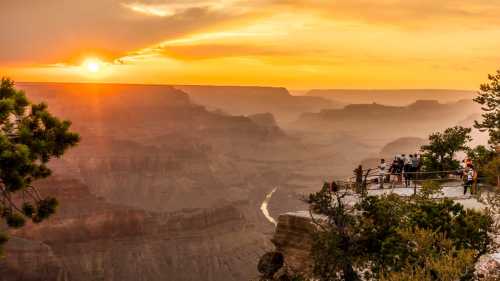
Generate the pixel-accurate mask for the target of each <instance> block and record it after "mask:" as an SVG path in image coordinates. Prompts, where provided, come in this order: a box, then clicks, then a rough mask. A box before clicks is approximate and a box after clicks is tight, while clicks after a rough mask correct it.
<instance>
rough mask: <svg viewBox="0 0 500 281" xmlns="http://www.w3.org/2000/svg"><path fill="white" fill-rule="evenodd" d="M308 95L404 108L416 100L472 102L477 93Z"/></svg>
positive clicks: (399, 91) (333, 92)
mask: <svg viewBox="0 0 500 281" xmlns="http://www.w3.org/2000/svg"><path fill="white" fill-rule="evenodd" d="M306 95H307V96H314V97H322V98H326V99H329V100H332V101H337V102H340V103H345V104H350V103H380V104H385V105H397V106H404V105H408V104H411V103H413V102H415V101H416V100H438V101H440V102H445V103H448V102H456V101H459V100H464V99H467V100H470V99H472V98H473V97H474V96H475V95H476V92H475V91H470V90H453V89H449V90H448V89H374V90H365V89H315V90H310V91H308V92H307V93H306Z"/></svg>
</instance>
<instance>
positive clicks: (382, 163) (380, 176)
mask: <svg viewBox="0 0 500 281" xmlns="http://www.w3.org/2000/svg"><path fill="white" fill-rule="evenodd" d="M386 173H387V164H386V163H385V159H380V165H378V181H379V186H380V188H381V189H382V188H384V180H385V174H386Z"/></svg>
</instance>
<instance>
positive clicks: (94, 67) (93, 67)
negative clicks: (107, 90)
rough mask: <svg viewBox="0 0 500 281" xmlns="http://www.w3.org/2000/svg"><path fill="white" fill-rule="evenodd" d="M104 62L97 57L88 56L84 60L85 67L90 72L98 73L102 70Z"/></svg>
mask: <svg viewBox="0 0 500 281" xmlns="http://www.w3.org/2000/svg"><path fill="white" fill-rule="evenodd" d="M102 66H103V62H102V61H101V60H99V59H96V58H88V59H86V60H85V61H84V62H83V67H84V68H85V70H86V71H88V72H90V73H98V72H99V71H101V69H102Z"/></svg>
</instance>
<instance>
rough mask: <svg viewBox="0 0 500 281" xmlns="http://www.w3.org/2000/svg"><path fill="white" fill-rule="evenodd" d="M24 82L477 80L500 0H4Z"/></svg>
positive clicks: (3, 33)
mask: <svg viewBox="0 0 500 281" xmlns="http://www.w3.org/2000/svg"><path fill="white" fill-rule="evenodd" d="M0 11H1V12H2V16H1V17H0V76H10V77H12V78H13V79H15V80H16V81H54V82H68V81H72V82H87V81H91V82H119V83H148V84H150V83H154V84H217V85H227V84H231V85H270V86H285V87H289V88H291V89H309V88H453V89H476V88H477V87H478V85H479V84H480V83H481V82H483V81H484V80H486V75H487V74H488V73H492V72H493V71H495V70H496V69H497V68H500V16H499V15H500V1H497V0H474V1H472V0H441V1H436V0H372V1H369V0H268V1H264V0H251V1H241V0H220V1H214V0H182V1H181V0H138V1H133V0H132V1H128V0H121V1H118V0H85V1H78V0H66V1H63V0H43V1H42V0H22V1H19V0H0Z"/></svg>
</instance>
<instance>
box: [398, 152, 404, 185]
mask: <svg viewBox="0 0 500 281" xmlns="http://www.w3.org/2000/svg"><path fill="white" fill-rule="evenodd" d="M404 159H405V155H404V154H402V155H401V156H399V157H398V184H399V185H403V169H404V166H405V160H404Z"/></svg>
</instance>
